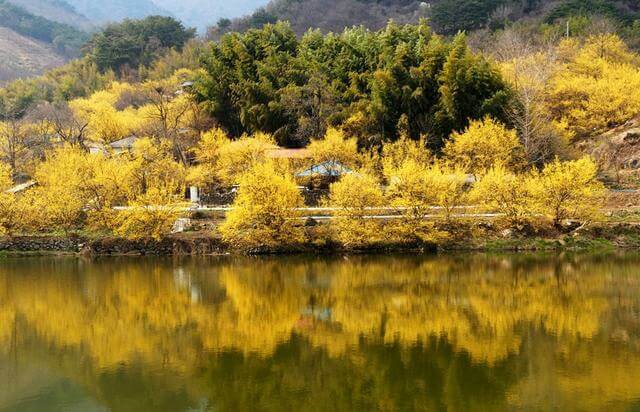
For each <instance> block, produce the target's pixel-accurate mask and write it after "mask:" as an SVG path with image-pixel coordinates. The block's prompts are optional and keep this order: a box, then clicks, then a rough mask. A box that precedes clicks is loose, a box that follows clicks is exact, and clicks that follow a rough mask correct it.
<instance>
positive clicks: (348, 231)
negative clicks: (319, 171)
mask: <svg viewBox="0 0 640 412" xmlns="http://www.w3.org/2000/svg"><path fill="white" fill-rule="evenodd" d="M329 204H330V205H331V206H332V207H334V208H336V209H337V210H336V211H335V212H334V220H333V221H332V226H333V229H334V233H335V237H336V240H338V241H339V242H341V243H342V244H343V245H345V246H346V247H359V246H364V245H366V244H373V243H376V242H380V241H382V240H384V239H385V235H384V233H383V230H382V229H383V225H382V223H381V221H380V220H379V219H371V218H369V217H368V216H369V215H371V214H373V213H372V210H371V208H376V207H381V206H383V205H384V204H385V202H384V195H383V193H382V189H381V187H380V183H379V182H378V180H377V179H375V178H374V177H372V176H370V175H367V174H361V173H350V174H347V175H345V176H343V177H342V179H340V181H338V182H336V183H334V184H332V185H331V187H330V192H329Z"/></svg>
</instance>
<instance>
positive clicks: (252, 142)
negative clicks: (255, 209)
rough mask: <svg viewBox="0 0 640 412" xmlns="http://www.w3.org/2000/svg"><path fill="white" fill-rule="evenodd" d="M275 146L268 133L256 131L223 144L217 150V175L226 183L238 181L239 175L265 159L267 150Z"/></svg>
mask: <svg viewBox="0 0 640 412" xmlns="http://www.w3.org/2000/svg"><path fill="white" fill-rule="evenodd" d="M275 147H276V144H275V141H274V140H273V138H272V137H271V136H269V135H266V134H263V133H256V134H255V135H253V136H251V137H247V136H243V137H241V138H240V139H238V140H233V141H229V142H227V143H225V144H223V145H222V146H221V147H220V150H219V157H218V160H217V164H218V171H217V172H218V176H219V178H220V180H221V181H222V182H223V183H224V184H226V185H233V184H236V183H238V182H239V180H240V178H241V176H242V175H243V174H244V173H246V172H247V170H249V169H251V168H252V167H253V166H255V165H257V164H259V163H263V162H265V161H266V160H267V152H268V151H269V150H272V149H273V148H275Z"/></svg>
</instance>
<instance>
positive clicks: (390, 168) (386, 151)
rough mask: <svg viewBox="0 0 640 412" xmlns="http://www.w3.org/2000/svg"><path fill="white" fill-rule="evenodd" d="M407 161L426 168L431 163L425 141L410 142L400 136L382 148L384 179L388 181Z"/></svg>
mask: <svg viewBox="0 0 640 412" xmlns="http://www.w3.org/2000/svg"><path fill="white" fill-rule="evenodd" d="M407 160H411V161H413V162H415V164H416V165H420V166H427V165H428V164H429V163H430V162H431V160H432V156H431V152H430V151H429V149H427V143H426V141H425V139H420V140H411V139H409V138H407V137H406V136H402V137H400V139H398V140H396V141H394V142H388V143H385V144H384V145H383V146H382V169H383V173H384V176H385V178H387V179H389V178H390V176H391V174H393V172H394V171H396V170H398V169H399V168H400V167H401V166H402V164H403V163H404V162H405V161H407Z"/></svg>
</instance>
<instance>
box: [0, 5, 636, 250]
mask: <svg viewBox="0 0 640 412" xmlns="http://www.w3.org/2000/svg"><path fill="white" fill-rule="evenodd" d="M569 23H570V24H569V26H570V27H569V29H570V30H569V35H568V36H567V33H566V22H552V23H545V24H544V25H536V26H534V28H533V29H532V27H531V26H525V25H523V26H519V25H517V26H512V27H505V28H503V29H496V30H495V31H491V32H489V31H487V32H485V34H484V36H485V37H484V40H483V37H482V36H476V37H474V38H473V41H476V42H477V41H483V44H484V50H486V51H484V52H483V51H481V50H482V48H481V47H474V48H472V47H470V46H469V42H470V38H469V37H468V36H467V35H465V34H464V33H459V34H457V35H455V36H442V35H439V34H437V33H435V32H434V30H433V29H432V28H431V27H430V25H429V22H428V20H426V19H423V20H420V21H419V23H418V24H407V25H400V24H396V23H389V24H387V25H386V26H385V27H384V28H382V29H380V30H370V29H367V28H364V27H354V28H349V29H346V30H343V31H341V32H338V33H331V34H323V33H322V32H321V31H319V30H315V31H308V32H307V33H306V34H304V35H303V36H298V35H297V34H296V32H295V31H294V30H293V28H292V27H291V26H290V25H289V24H288V23H284V22H278V23H276V24H267V25H265V26H264V27H262V28H260V29H250V30H247V31H245V32H242V33H238V32H234V33H228V34H225V35H223V36H222V37H221V39H220V40H219V41H218V42H209V43H207V42H205V41H203V40H201V39H194V38H193V36H194V32H193V31H192V30H190V29H187V28H185V27H184V25H182V24H181V23H179V22H177V21H176V20H174V19H172V18H164V17H148V18H146V19H143V20H130V21H125V22H123V23H119V24H113V25H110V26H108V27H107V29H106V30H105V31H104V32H98V33H96V34H94V35H93V36H92V39H91V40H90V41H89V43H88V45H89V47H88V49H87V53H86V55H85V56H84V57H83V58H82V59H81V60H76V61H74V62H72V63H71V64H69V65H66V66H64V67H62V68H60V69H57V70H55V71H52V72H49V73H47V74H46V75H44V76H41V77H38V78H34V79H30V80H22V81H16V82H13V83H11V84H9V85H8V86H7V87H5V88H3V89H0V118H1V119H2V122H1V123H0V143H1V144H0V177H1V179H0V183H1V184H2V185H4V186H2V187H8V186H10V185H11V184H13V183H16V182H21V181H25V180H29V179H34V180H36V181H37V182H38V187H37V188H35V189H32V190H30V191H29V192H28V194H27V195H25V196H22V195H14V194H13V193H5V196H0V227H3V228H4V230H7V231H16V230H18V231H35V232H38V233H40V232H42V231H46V230H51V228H56V229H57V230H62V231H64V232H65V233H68V232H70V231H74V230H78V229H80V228H83V229H88V230H96V231H99V232H100V233H109V234H116V235H119V236H123V237H131V238H140V237H145V238H146V237H154V238H156V239H158V238H161V237H162V236H163V234H165V233H167V232H168V231H169V230H170V229H171V225H172V223H173V222H174V221H175V219H176V218H177V217H179V216H180V215H181V212H180V211H181V210H184V209H181V208H180V206H179V205H180V204H181V199H182V197H183V195H184V193H185V188H186V186H187V185H197V186H198V187H201V188H205V189H206V190H210V191H212V192H215V193H217V191H225V190H230V188H231V187H233V186H235V185H240V190H239V191H238V193H237V198H236V200H235V204H234V209H233V212H231V213H229V215H228V217H227V220H225V223H224V224H222V225H220V228H219V231H220V235H221V236H222V238H223V239H225V241H227V242H229V243H230V244H232V245H234V246H237V247H240V248H259V247H263V246H266V247H278V246H279V245H281V244H286V243H287V242H305V241H306V240H305V239H307V238H305V236H306V235H305V232H304V230H302V229H301V226H300V225H297V224H296V223H295V222H298V221H299V220H297V219H292V217H295V216H292V213H294V212H292V211H295V210H298V209H299V208H300V207H301V206H302V205H303V200H302V197H301V194H300V193H299V190H298V185H299V184H305V185H311V186H315V185H316V184H321V183H318V182H316V180H315V177H314V178H312V179H311V180H310V181H306V180H305V181H304V182H299V181H298V180H297V179H304V178H305V176H306V175H305V173H302V171H303V170H305V168H309V167H310V166H312V165H323V164H324V165H326V164H336V163H338V164H340V165H341V166H340V167H341V169H340V170H342V171H344V170H348V171H357V172H358V173H355V174H353V173H350V172H349V173H346V172H345V173H344V174H346V175H347V176H343V178H342V180H340V181H338V182H334V183H333V184H332V185H331V186H330V188H329V189H328V195H327V196H326V198H325V199H323V200H322V201H323V202H327V203H328V204H330V205H331V206H332V207H333V208H334V210H335V212H334V214H335V215H336V216H338V217H339V219H338V220H336V221H332V224H331V227H330V230H329V231H328V232H320V234H319V235H318V236H320V237H319V238H314V239H313V240H312V241H313V242H317V243H314V244H326V242H338V243H339V244H341V245H343V246H344V247H347V248H348V247H353V246H357V245H360V244H376V243H377V242H385V241H390V240H391V241H393V242H399V243H401V244H405V243H407V244H414V243H413V242H439V241H441V240H442V239H447V238H449V236H453V237H455V236H466V235H465V233H467V232H465V230H466V229H465V227H466V226H465V224H466V223H464V222H463V221H460V220H458V219H457V218H456V216H457V214H458V213H457V212H456V211H457V210H458V209H459V208H460V207H461V206H463V205H465V204H472V205H473V207H476V208H480V209H481V210H487V211H488V212H491V213H497V216H500V217H501V220H502V221H501V225H504V226H506V227H508V228H510V229H515V230H522V228H530V230H534V231H538V230H547V229H545V228H549V227H554V228H560V227H562V225H563V222H565V221H566V220H567V219H569V220H573V219H576V220H579V221H581V222H582V221H586V222H588V221H591V220H592V219H594V218H595V217H596V216H598V214H599V212H600V209H601V207H602V200H603V198H604V193H605V191H604V185H603V183H602V182H601V181H600V180H599V178H603V177H605V176H607V174H608V173H610V172H611V170H615V171H617V172H619V171H622V172H621V173H617V177H618V178H617V181H616V182H615V184H616V185H619V186H633V185H634V182H637V179H638V170H637V169H636V168H634V167H628V166H627V165H626V164H625V165H622V164H619V162H618V161H617V159H616V157H615V156H612V153H613V152H611V151H603V152H596V151H582V150H583V148H585V147H588V145H584V144H583V143H584V142H589V141H594V140H596V139H598V138H599V136H600V135H601V134H602V133H605V132H607V131H609V130H611V129H613V128H616V127H621V126H624V125H625V124H626V123H627V122H629V121H630V120H632V119H634V118H635V117H637V116H638V115H639V114H640V97H639V96H638V94H637V90H638V89H640V55H638V54H637V53H636V52H634V51H633V50H632V49H631V48H630V46H629V44H627V43H625V40H624V39H623V38H622V37H621V36H620V35H619V34H618V33H617V31H618V30H620V26H616V25H614V24H612V23H607V24H603V20H602V18H601V16H600V17H588V16H578V17H576V18H573V19H570V20H569ZM578 23H579V24H578ZM558 34H562V35H558ZM123 141H124V142H125V143H122V142H123ZM626 141H627V142H628V148H629V149H630V151H631V152H630V153H627V154H626V155H625V159H633V158H634V156H635V157H636V158H640V149H638V148H637V147H636V146H634V143H633V142H636V141H637V140H633V136H632V137H631V138H629V139H626ZM118 142H120V143H118ZM126 142H129V143H126ZM115 143H118V144H129V145H130V146H129V147H125V148H124V150H123V151H120V150H118V151H116V150H115V149H114V148H113V146H111V145H112V144H115ZM118 147H119V146H118ZM279 147H280V148H306V149H307V150H306V151H305V152H306V153H308V155H305V157H303V158H300V159H297V158H296V159H288V158H284V159H280V158H278V157H275V158H274V157H273V156H272V152H273V151H274V150H280V149H279ZM96 153H97V154H96ZM585 155H587V156H586V157H585ZM591 156H592V157H591ZM278 159H280V160H282V162H280V161H279V160H278ZM290 160H291V161H290ZM306 170H309V169H306ZM470 182H472V183H473V189H472V190H470V189H469V187H468V184H469V183H470ZM158 205H162V207H161V208H157V207H155V206H158ZM116 206H127V207H128V208H127V209H125V211H124V212H122V213H120V212H118V210H120V209H114V207H116ZM150 206H153V207H150ZM434 206H435V207H437V208H438V210H441V211H442V216H441V218H442V220H441V221H439V222H437V223H433V222H428V221H425V219H424V216H425V214H428V213H430V210H431V208H432V207H434ZM371 207H374V208H383V209H384V208H390V209H393V210H396V212H397V213H398V216H400V218H398V220H394V221H393V222H395V223H393V224H383V222H378V221H374V220H371V219H367V218H366V217H367V214H368V213H370V212H369V211H368V210H370V208H371ZM394 208H397V209H394ZM2 213H4V215H3V214H2ZM44 222H47V223H46V226H45V223H44ZM274 222H275V223H274ZM278 222H279V223H278ZM504 226H502V227H504ZM323 242H324V243H323Z"/></svg>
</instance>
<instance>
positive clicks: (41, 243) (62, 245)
mask: <svg viewBox="0 0 640 412" xmlns="http://www.w3.org/2000/svg"><path fill="white" fill-rule="evenodd" d="M85 245H86V241H85V240H84V239H82V238H78V237H57V236H17V237H10V238H9V237H5V238H0V251H5V252H79V251H81V250H82V248H83V247H84V246H85Z"/></svg>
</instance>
